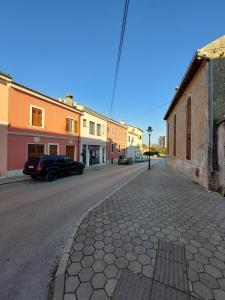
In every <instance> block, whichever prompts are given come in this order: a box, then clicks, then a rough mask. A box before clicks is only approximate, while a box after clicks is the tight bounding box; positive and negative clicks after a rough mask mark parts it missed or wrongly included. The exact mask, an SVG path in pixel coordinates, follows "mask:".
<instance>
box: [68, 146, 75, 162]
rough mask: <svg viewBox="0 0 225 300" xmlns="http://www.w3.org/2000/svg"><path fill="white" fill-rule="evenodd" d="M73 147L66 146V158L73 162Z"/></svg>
mask: <svg viewBox="0 0 225 300" xmlns="http://www.w3.org/2000/svg"><path fill="white" fill-rule="evenodd" d="M74 155H75V146H66V156H68V157H69V158H70V159H72V160H74Z"/></svg>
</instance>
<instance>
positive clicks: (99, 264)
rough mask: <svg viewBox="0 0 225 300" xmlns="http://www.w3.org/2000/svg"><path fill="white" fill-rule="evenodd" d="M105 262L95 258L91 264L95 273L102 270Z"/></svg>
mask: <svg viewBox="0 0 225 300" xmlns="http://www.w3.org/2000/svg"><path fill="white" fill-rule="evenodd" d="M105 266H106V264H105V262H104V260H102V259H99V260H96V261H95V262H94V263H93V265H92V269H93V270H94V272H95V273H98V272H103V270H104V269H105Z"/></svg>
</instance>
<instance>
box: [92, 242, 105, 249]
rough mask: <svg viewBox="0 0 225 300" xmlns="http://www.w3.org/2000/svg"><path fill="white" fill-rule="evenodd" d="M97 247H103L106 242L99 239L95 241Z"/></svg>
mask: <svg viewBox="0 0 225 300" xmlns="http://www.w3.org/2000/svg"><path fill="white" fill-rule="evenodd" d="M94 247H95V249H102V248H103V247H104V243H103V242H102V241H97V242H95V243H94Z"/></svg>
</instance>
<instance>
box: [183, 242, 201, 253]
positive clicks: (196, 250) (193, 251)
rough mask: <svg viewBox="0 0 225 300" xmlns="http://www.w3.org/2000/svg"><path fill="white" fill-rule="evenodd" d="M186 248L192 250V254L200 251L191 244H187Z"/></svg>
mask: <svg viewBox="0 0 225 300" xmlns="http://www.w3.org/2000/svg"><path fill="white" fill-rule="evenodd" d="M185 250H187V251H189V252H191V253H192V254H196V253H198V248H197V247H195V246H193V245H190V244H188V245H185Z"/></svg>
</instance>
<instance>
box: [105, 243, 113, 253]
mask: <svg viewBox="0 0 225 300" xmlns="http://www.w3.org/2000/svg"><path fill="white" fill-rule="evenodd" d="M114 250H115V247H114V246H113V244H108V245H106V246H105V247H104V251H105V253H112V252H113V251H114Z"/></svg>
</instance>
